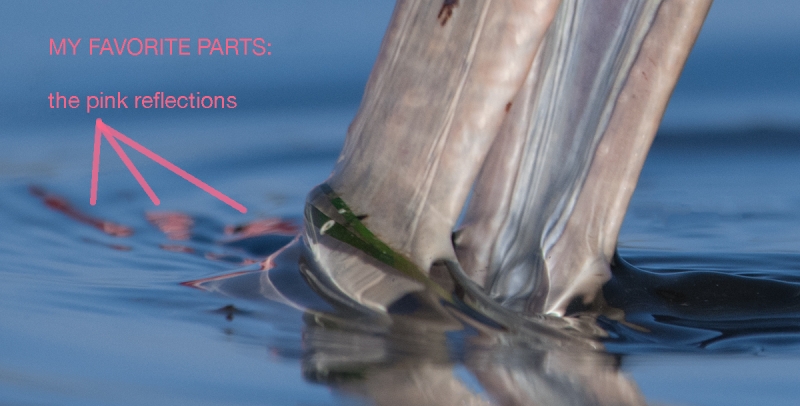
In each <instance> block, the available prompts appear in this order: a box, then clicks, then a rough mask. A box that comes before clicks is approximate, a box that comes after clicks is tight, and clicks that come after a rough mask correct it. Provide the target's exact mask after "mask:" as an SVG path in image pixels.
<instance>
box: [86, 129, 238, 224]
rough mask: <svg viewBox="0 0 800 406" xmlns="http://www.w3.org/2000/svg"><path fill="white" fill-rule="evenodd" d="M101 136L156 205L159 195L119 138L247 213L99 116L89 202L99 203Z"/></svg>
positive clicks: (95, 133) (230, 200) (158, 202)
mask: <svg viewBox="0 0 800 406" xmlns="http://www.w3.org/2000/svg"><path fill="white" fill-rule="evenodd" d="M101 136H105V137H106V139H107V140H108V143H109V144H111V148H114V151H116V152H117V155H119V157H120V159H122V162H123V163H124V164H125V166H126V167H128V170H129V171H131V174H133V177H134V178H136V181H137V182H139V185H141V186H142V189H144V192H145V193H147V196H149V197H150V200H152V201H153V204H155V205H156V206H158V205H159V204H160V203H161V201H160V200H159V199H158V196H156V193H155V192H154V191H153V189H152V188H151V187H150V185H148V184H147V181H145V180H144V177H143V176H142V174H141V173H139V170H138V169H136V166H134V165H133V162H131V159H130V158H128V154H126V153H125V151H124V150H123V149H122V147H121V146H120V145H119V143H118V142H117V140H120V141H122V142H123V143H125V144H127V145H128V146H130V147H131V148H133V149H135V150H137V151H139V152H140V153H142V154H143V155H144V156H146V157H148V158H150V159H152V160H154V161H156V162H158V163H159V164H160V165H161V166H163V167H165V168H167V169H169V170H170V171H172V172H175V173H176V174H177V175H178V176H180V177H182V178H184V179H186V180H188V181H189V182H191V183H192V184H193V185H195V186H197V187H199V188H200V189H203V190H204V191H206V192H208V193H209V194H210V195H211V196H214V197H216V198H217V199H219V200H222V201H223V202H225V203H226V204H227V205H229V206H231V207H233V208H234V209H236V210H238V211H240V212H242V213H247V208H245V207H244V206H242V205H241V204H240V203H238V202H236V201H235V200H233V199H231V198H230V197H228V196H225V195H224V194H222V192H220V191H219V190H217V189H214V188H213V187H211V186H209V185H208V184H207V183H205V182H203V181H201V180H200V179H197V178H196V177H194V176H192V175H191V174H190V173H189V172H186V171H184V170H183V169H181V168H178V167H177V166H175V165H174V164H173V163H172V162H169V161H167V160H166V159H164V158H162V157H161V156H159V155H158V154H156V153H154V152H153V151H150V150H149V149H147V148H145V147H144V146H142V144H139V143H138V142H136V141H134V140H132V139H130V138H128V137H127V136H125V134H122V133H121V132H119V131H117V130H115V129H113V128H111V127H110V126H109V125H107V124H106V123H104V122H103V121H102V120H100V119H99V118H98V119H97V122H96V124H95V127H94V157H93V158H92V194H91V197H90V198H89V203H90V204H91V205H92V206H94V205H95V204H97V181H98V177H99V175H100V141H101Z"/></svg>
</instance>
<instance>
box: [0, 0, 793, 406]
mask: <svg viewBox="0 0 800 406" xmlns="http://www.w3.org/2000/svg"><path fill="white" fill-rule="evenodd" d="M288 4H289V3H284V2H281V3H278V2H263V3H257V4H256V3H252V2H244V1H242V2H230V3H226V4H222V3H218V2H210V1H209V2H192V3H185V2H164V3H160V2H154V1H153V2H137V3H136V5H135V6H132V5H126V6H123V5H110V4H106V3H104V2H84V3H80V5H65V4H62V3H56V2H46V1H30V2H29V1H24V2H23V1H18V2H14V1H12V2H5V3H3V4H2V5H0V27H1V28H0V35H1V36H0V51H2V53H3V54H4V55H9V56H11V57H9V58H3V59H2V60H0V72H2V74H3V76H4V77H6V78H9V80H5V81H3V83H2V84H0V92H2V94H3V95H4V96H5V97H3V98H2V100H0V230H2V231H0V281H2V283H0V343H1V344H2V345H0V404H9V405H17V404H19V405H40V404H41V405H127V404H130V405H139V404H170V405H181V404H186V405H205V404H208V405H217V404H225V405H250V404H259V405H260V404H269V405H273V404H275V405H310V404H314V405H316V404H363V403H368V401H366V400H365V399H366V398H370V397H371V398H372V399H377V396H378V395H377V393H379V392H380V391H378V390H375V389H374V388H373V386H370V385H374V387H380V388H386V387H389V386H390V385H388V384H387V383H386V382H395V383H397V382H402V379H403V377H407V375H408V371H412V370H413V371H417V372H416V373H417V375H416V376H418V377H427V378H429V380H430V381H434V380H435V379H440V378H441V379H444V378H442V377H449V379H452V380H453V382H456V383H458V384H459V385H461V387H463V388H466V389H468V390H469V391H471V392H473V393H476V394H477V395H478V397H483V398H488V397H490V396H494V394H495V393H496V392H497V391H498V389H497V387H496V386H492V382H493V381H492V380H491V379H490V378H489V377H488V376H489V375H492V374H494V375H500V374H507V373H508V374H510V373H512V372H515V371H516V372H519V373H520V374H522V375H524V376H526V377H528V378H527V381H526V380H524V379H523V380H521V381H523V382H528V383H530V384H531V385H532V386H531V387H534V386H535V385H533V384H536V385H540V383H541V382H549V381H548V379H549V378H548V377H549V376H548V375H547V374H546V373H545V374H544V375H541V373H542V372H541V371H542V370H546V368H544V367H541V366H542V365H547V362H544V361H543V360H545V359H556V360H559V363H557V364H558V365H566V366H572V371H573V372H574V373H576V378H575V380H576V381H577V382H588V381H587V380H585V379H586V378H584V377H583V375H581V373H584V372H585V373H587V374H588V373H590V372H592V371H594V370H593V369H591V368H588V367H586V365H584V364H581V363H579V362H577V361H575V360H573V359H571V358H569V357H566V358H564V357H561V356H553V355H552V354H551V353H548V352H547V351H543V350H542V348H540V347H537V346H535V345H533V344H515V345H509V346H495V345H491V344H487V343H485V342H481V341H479V340H477V339H476V338H475V337H477V336H479V335H478V334H476V333H475V331H474V330H471V329H470V328H461V329H456V330H455V331H456V332H446V333H445V332H441V331H433V332H430V331H428V332H427V333H422V332H420V328H418V327H419V325H420V323H419V322H415V321H411V322H409V321H407V319H403V320H406V321H404V323H406V324H404V325H403V326H404V327H403V329H400V330H397V331H386V330H383V329H381V328H380V326H376V325H374V324H369V323H364V322H363V320H358V319H347V318H342V317H339V316H336V314H335V312H334V311H333V310H332V309H330V308H329V307H326V306H328V305H327V304H326V303H325V302H324V301H322V300H320V299H319V297H318V296H317V295H316V293H314V292H313V291H311V290H309V289H308V288H307V286H305V285H303V283H302V278H298V274H297V273H296V272H294V271H293V269H294V268H292V267H291V266H289V265H286V264H285V263H279V264H277V265H276V267H275V268H274V269H275V270H276V271H275V272H273V273H272V274H271V277H274V278H273V280H272V281H273V283H274V284H277V285H278V286H276V289H277V288H279V289H277V291H279V292H283V294H284V296H281V297H278V296H275V295H274V294H273V295H272V296H269V295H266V296H265V294H264V292H258V294H256V293H253V294H252V295H250V296H247V295H233V296H232V295H226V294H224V292H209V291H207V290H203V289H197V288H194V287H193V285H191V284H190V285H188V286H187V284H186V282H187V281H198V280H208V279H214V278H218V277H221V276H226V275H231V274H237V273H238V275H251V276H250V277H255V276H256V275H259V272H258V271H259V270H260V269H261V267H262V265H261V263H262V261H264V260H265V259H266V258H268V257H270V256H271V255H272V254H274V253H275V252H277V251H278V250H279V249H281V248H282V247H284V246H285V245H287V244H289V243H290V242H291V241H292V240H293V239H294V238H295V235H296V234H297V233H298V232H299V230H300V228H301V227H302V215H303V207H304V202H305V197H306V194H307V193H308V191H309V190H311V188H312V187H314V185H316V184H318V183H319V182H321V181H322V180H324V179H325V177H326V176H327V174H328V173H329V171H330V170H331V168H332V167H333V164H334V162H335V160H336V158H337V156H338V153H339V150H340V148H341V145H342V142H343V139H344V134H345V132H346V129H347V125H348V124H349V122H350V120H352V117H353V115H354V114H355V111H356V109H357V107H358V101H359V99H360V95H361V92H362V89H363V85H364V83H365V82H366V78H367V75H368V73H369V70H370V68H371V65H372V61H373V60H374V57H375V54H376V53H377V48H378V46H379V44H380V38H381V35H382V33H383V31H384V29H385V26H386V23H387V21H388V18H389V16H390V13H391V9H392V2H388V1H385V2H371V1H370V2H367V1H364V2H360V1H346V2H341V3H336V5H333V4H329V3H325V2H315V1H297V2H292V3H291V5H288ZM798 15H800V8H799V7H798V6H797V5H796V4H795V3H794V2H790V1H783V2H781V1H774V2H769V4H768V5H764V6H756V5H754V4H753V3H751V2H746V1H726V2H722V1H720V2H717V4H715V5H714V6H713V7H712V10H711V14H710V15H709V18H708V22H707V24H706V26H705V28H704V30H703V32H702V33H701V37H700V39H699V40H698V44H697V46H696V48H695V51H694V53H693V54H692V56H691V57H690V59H689V62H688V63H687V66H686V70H685V73H684V76H683V77H682V79H681V82H680V83H679V85H678V87H677V89H676V91H675V94H674V97H673V100H672V103H671V104H670V107H669V109H668V112H667V115H666V116H665V119H664V122H663V125H662V130H661V132H660V134H659V136H658V137H657V139H656V142H655V143H654V145H653V148H652V150H651V153H650V155H649V156H648V160H647V163H646V165H645V168H644V170H643V172H642V176H641V179H640V181H639V185H638V188H637V190H636V193H635V195H634V198H633V200H632V202H631V206H630V209H629V211H628V214H627V217H626V220H625V223H624V224H623V228H622V231H621V234H620V238H619V246H618V257H617V259H616V261H615V269H614V279H613V280H612V281H611V282H610V283H609V284H608V285H607V286H606V287H605V289H604V297H605V299H606V301H607V304H608V307H609V310H608V311H607V312H605V313H604V314H603V315H601V316H599V317H598V318H597V319H596V321H592V322H591V323H590V324H591V325H593V326H598V327H600V328H601V329H602V331H603V332H604V333H603V334H604V335H605V337H603V338H601V339H600V342H601V343H602V345H603V346H604V348H605V349H606V351H607V353H603V352H601V353H599V355H596V357H597V359H596V360H593V361H592V363H590V364H591V365H594V367H597V365H600V367H599V370H600V372H601V373H605V372H604V371H607V370H608V369H607V367H608V368H616V367H617V366H619V368H621V371H622V372H623V373H624V374H625V376H626V377H627V379H629V381H630V382H632V383H633V385H635V386H636V387H638V390H639V391H640V392H641V394H642V395H643V396H644V397H645V398H646V399H647V400H648V401H649V402H650V403H652V404H669V405H752V404H764V405H793V404H796V403H797V399H798V398H799V397H800V389H798V388H800V386H799V385H798V384H799V383H800V261H798V259H800V248H798V241H799V240H800V238H798V237H800V183H798V182H797V174H800V160H798V159H797V158H798V157H799V156H800V115H799V114H798V111H800V81H798V76H797V74H796V72H798V69H800V51H798V50H800V47H797V44H798V41H800V28H798V27H800V25H798V24H797V16H798ZM135 35H138V36H171V35H172V36H187V37H193V38H196V37H200V36H209V37H214V36H220V37H224V36H231V35H235V36H263V37H265V38H268V40H269V41H271V42H272V43H273V47H274V49H273V51H274V54H273V56H272V57H270V58H272V59H262V60H252V59H225V58H216V59H213V60H203V59H197V58H187V59H158V58H152V59H133V58H131V57H121V58H120V59H110V58H107V59H103V60H100V59H92V58H90V57H88V56H85V55H84V56H77V57H76V58H74V59H69V60H55V59H53V58H52V57H51V56H50V55H48V54H47V50H46V44H47V40H48V39H49V38H50V37H66V36H72V37H79V36H81V37H89V36H99V37H115V36H116V37H124V36H135ZM42 44H44V45H42ZM54 91H61V92H64V93H69V94H72V93H74V94H81V95H86V94H91V93H97V92H100V91H104V92H111V91H121V92H129V93H131V94H146V93H153V92H155V91H165V92H174V93H176V94H177V93H187V92H194V91H202V92H204V93H205V94H215V93H221V94H222V93H224V94H235V95H237V97H238V99H239V100H240V105H241V108H237V109H236V110H234V111H213V112H197V111H184V112H174V111H173V112H166V111H135V112H134V111H110V110H109V111H102V112H98V113H97V114H94V113H93V114H86V113H85V112H72V111H63V110H62V111H59V110H52V109H50V108H48V107H47V106H46V103H47V94H48V93H50V92H54ZM98 117H102V119H103V121H104V122H106V123H107V124H109V125H110V126H112V127H114V128H115V129H117V130H118V131H120V132H122V133H124V134H126V135H128V136H129V137H131V138H133V139H135V140H136V141H137V142H139V143H141V144H142V145H144V146H146V147H147V148H149V149H151V150H152V151H154V152H156V153H158V154H160V155H162V156H164V157H165V158H167V159H169V160H170V161H171V162H173V163H175V164H177V165H178V166H180V167H181V168H183V169H185V170H186V171H187V172H189V173H191V174H193V175H195V176H197V177H198V178H199V179H202V180H203V181H204V182H206V183H208V184H209V185H212V186H213V187H215V188H217V189H219V190H220V191H222V192H223V193H225V194H226V195H228V196H231V197H233V198H234V199H236V200H237V201H238V202H240V203H242V204H244V205H245V206H246V207H247V208H248V212H247V213H246V214H241V213H239V212H237V211H236V210H233V209H232V208H231V207H229V206H227V205H226V204H224V203H223V202H221V201H219V200H217V199H215V198H214V197H212V196H210V195H209V194H207V193H205V192H203V191H202V190H200V189H198V188H196V187H195V186H193V185H191V184H189V183H188V182H186V181H184V180H183V179H181V178H180V177H178V176H177V175H175V174H173V173H171V172H169V171H168V170H166V169H165V168H163V167H161V166H159V165H157V164H155V163H154V162H152V161H150V160H149V159H147V158H145V157H143V156H141V155H139V154H138V153H134V152H129V156H130V157H131V160H132V161H133V162H134V164H136V166H137V168H139V170H140V171H141V173H142V175H143V176H144V178H146V179H147V181H148V183H149V184H150V186H152V188H153V190H154V191H155V192H156V193H157V194H158V196H159V197H160V198H161V204H160V205H159V206H154V205H153V203H152V202H151V201H150V199H149V198H148V197H147V195H146V194H145V193H144V192H143V191H142V189H141V187H140V186H139V185H138V184H137V182H136V181H135V180H134V178H133V177H132V176H131V175H130V173H129V172H128V170H127V169H126V167H125V166H124V164H123V163H122V162H121V161H120V160H119V158H118V157H117V156H116V154H115V153H114V150H113V149H112V148H110V146H109V145H108V143H104V144H103V146H102V149H101V169H100V175H99V189H98V201H97V205H94V206H92V205H90V204H89V194H90V184H91V175H92V174H91V161H92V140H93V138H92V137H93V135H94V125H95V119H96V118H98ZM278 258H282V257H278ZM239 280H242V281H246V280H247V279H246V278H242V279H239ZM241 291H244V289H243V290H240V292H241ZM273 293H274V292H273ZM308 309H313V310H314V311H308ZM395 310H397V311H398V313H403V312H404V311H405V310H403V309H395ZM409 312H411V311H409ZM412 313H413V312H412ZM331 314H333V315H331ZM430 317H431V320H434V321H436V320H439V319H436V318H435V317H434V316H430ZM436 317H438V316H436ZM448 322H449V321H448ZM548 357H551V358H548ZM556 369H557V368H556ZM420 371H421V372H420ZM404 374H405V375H404ZM537 374H538V375H537ZM365 376H369V377H370V379H365V378H364V377H365ZM542 376H544V378H541V377H542ZM359 382H362V383H363V382H367V383H368V384H359ZM395 387H396V388H398V389H397V391H398V392H397V393H394V395H396V396H401V395H402V392H400V390H401V389H402V386H401V385H396V386H395ZM535 387H543V386H535ZM381 390H383V389H381ZM380 393H383V392H380ZM386 393H389V392H386ZM387 396H388V395H387Z"/></svg>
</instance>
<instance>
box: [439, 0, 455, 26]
mask: <svg viewBox="0 0 800 406" xmlns="http://www.w3.org/2000/svg"><path fill="white" fill-rule="evenodd" d="M456 6H458V0H444V3H443V4H442V8H441V9H440V10H439V15H438V16H436V19H438V20H439V23H440V24H441V25H442V27H444V25H445V24H447V20H449V19H450V17H452V16H453V9H454V8H456Z"/></svg>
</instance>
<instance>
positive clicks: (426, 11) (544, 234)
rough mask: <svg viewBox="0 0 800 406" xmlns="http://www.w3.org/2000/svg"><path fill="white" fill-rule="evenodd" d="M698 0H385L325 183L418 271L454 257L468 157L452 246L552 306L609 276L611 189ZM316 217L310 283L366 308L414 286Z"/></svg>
mask: <svg viewBox="0 0 800 406" xmlns="http://www.w3.org/2000/svg"><path fill="white" fill-rule="evenodd" d="M709 5H710V0H663V1H661V2H659V1H646V0H640V1H634V0H624V1H611V0H607V1H581V0H564V1H561V2H559V1H556V0H540V1H529V0H527V1H526V0H504V1H501V0H496V1H490V0H484V1H471V2H459V1H452V0H445V1H444V2H443V3H442V4H439V3H438V2H428V1H422V0H401V1H399V2H398V4H397V7H396V9H395V13H394V15H393V17H392V22H391V25H390V27H389V30H388V31H387V34H386V37H385V38H384V41H383V44H382V46H381V51H380V54H379V57H378V61H377V62H376V65H375V68H374V69H373V72H372V75H371V76H370V80H369V82H368V84H367V88H366V92H365V95H364V99H363V100H362V104H361V107H360V110H359V112H358V115H357V117H356V119H355V120H354V122H353V123H352V124H351V126H350V129H349V131H348V135H347V140H346V142H345V147H344V150H343V151H342V154H341V156H340V158H339V160H338V162H337V165H336V168H335V170H334V172H333V174H332V175H331V177H330V178H329V179H328V181H327V185H328V186H329V187H330V188H331V189H332V191H333V192H335V194H337V195H338V196H340V197H341V198H342V199H343V201H345V202H347V204H348V205H349V206H350V208H352V210H353V212H354V215H355V216H357V217H358V218H359V219H360V220H361V222H362V223H363V224H364V225H365V226H366V227H367V228H368V229H369V230H370V231H371V232H372V233H374V236H375V237H377V239H379V240H381V241H383V242H385V243H386V244H387V245H388V247H391V249H392V250H394V251H396V252H398V253H400V254H402V255H403V256H405V257H406V258H408V260H410V262H411V263H413V264H414V265H415V266H416V267H418V268H419V269H420V270H422V271H423V272H427V271H428V270H429V269H430V267H431V264H432V263H433V262H434V261H436V260H439V259H446V260H455V259H456V253H455V251H454V247H453V243H452V242H451V239H450V235H451V232H452V230H453V228H454V227H455V225H456V222H457V220H458V217H459V214H460V213H461V211H462V207H463V206H464V203H465V201H466V199H467V196H468V194H469V192H470V190H471V188H472V187H473V183H474V182H475V179H476V177H477V176H478V172H479V171H481V175H480V178H479V180H478V181H477V183H476V184H475V186H474V193H473V197H472V200H471V202H470V205H469V208H468V209H467V212H466V220H465V223H464V227H463V228H462V230H461V231H460V232H459V233H458V234H457V237H456V241H455V242H456V246H457V252H458V255H457V258H458V260H460V261H461V263H462V264H463V265H464V268H465V269H466V271H467V273H469V274H470V275H471V277H472V278H473V279H474V280H475V281H476V282H478V283H479V284H481V285H483V286H484V288H485V289H486V291H487V292H488V293H489V294H490V295H491V296H493V297H494V298H495V299H497V300H499V301H500V302H502V303H503V304H505V305H506V306H509V307H511V308H514V309H517V310H524V311H533V312H541V311H546V312H553V313H557V314H563V312H564V311H565V309H566V307H567V305H568V304H569V302H570V301H571V300H572V299H573V298H575V297H577V296H583V298H584V300H591V298H592V296H593V295H594V293H595V292H596V291H597V289H599V288H600V285H601V284H602V283H603V282H604V281H605V280H606V279H607V277H608V263H609V261H610V259H611V255H612V254H613V249H614V244H615V242H616V235H617V232H618V230H619V226H620V224H621V221H622V218H623V216H624V212H625V209H626V207H627V202H628V200H629V199H630V196H631V193H632V191H633V186H634V185H635V183H636V179H637V177H638V174H639V171H640V169H641V166H642V164H643V162H644V157H645V155H646V152H647V149H648V148H649V145H650V142H651V140H652V137H653V135H654V134H655V130H656V128H657V126H658V123H659V121H660V119H661V115H662V114H663V111H664V108H665V106H666V101H667V99H668V97H669V94H670V93H671V91H672V88H673V86H674V84H675V82H676V80H677V77H678V74H679V73H680V70H681V67H682V66H683V62H684V61H685V59H686V57H687V55H688V53H689V50H690V48H691V45H692V44H693V42H694V39H695V38H696V35H697V33H698V31H699V28H700V25H701V24H702V21H703V19H704V16H705V13H706V12H707V10H708V7H709ZM556 13H557V16H556ZM554 17H555V19H554ZM551 22H552V24H551ZM481 168H482V169H481ZM324 200H325V196H324V193H321V192H320V190H316V191H315V192H312V194H311V195H310V196H309V203H310V205H312V206H314V207H323V206H325V205H326V204H327V206H328V207H327V209H328V210H327V211H328V213H329V216H327V217H326V218H331V219H333V218H334V217H336V210H337V208H336V207H334V206H333V205H331V204H330V203H325V202H324ZM323 210H325V209H324V208H323ZM338 210H340V211H339V213H342V212H341V209H338ZM308 218H309V217H308V215H307V219H308ZM330 221H334V220H330ZM342 221H350V220H346V219H345V220H342ZM313 226H314V225H312V227H311V228H313ZM316 227H318V230H317V231H315V232H309V233H307V236H306V239H307V240H313V241H309V245H310V246H311V248H312V251H313V252H314V254H315V257H316V263H317V264H316V266H318V267H319V269H318V271H319V272H318V274H320V275H323V276H324V278H325V283H324V284H327V286H330V287H333V288H334V289H335V290H338V291H341V292H343V293H344V294H345V295H347V296H348V297H350V298H352V299H353V300H355V301H356V302H358V303H360V304H362V305H366V306H369V307H372V308H375V309H385V306H387V305H388V304H389V303H391V302H392V301H394V300H395V299H397V298H399V297H400V296H402V295H404V294H405V293H407V292H409V291H412V290H416V289H420V288H421V285H420V284H419V283H417V282H416V281H414V280H412V279H408V278H404V277H402V275H393V274H390V273H386V272H383V271H380V270H378V269H377V268H376V263H375V262H376V261H373V260H372V259H371V258H369V257H368V256H364V255H361V254H359V253H358V251H359V249H358V248H357V247H354V246H352V244H351V245H348V244H346V243H342V240H341V239H333V238H329V237H327V236H326V235H325V231H326V230H327V229H326V227H329V224H328V223H324V224H317V225H316ZM378 251H379V252H377V253H376V254H374V255H372V257H373V259H374V258H376V257H379V256H381V255H383V254H381V252H380V251H381V250H380V249H378ZM384 263H386V261H384Z"/></svg>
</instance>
